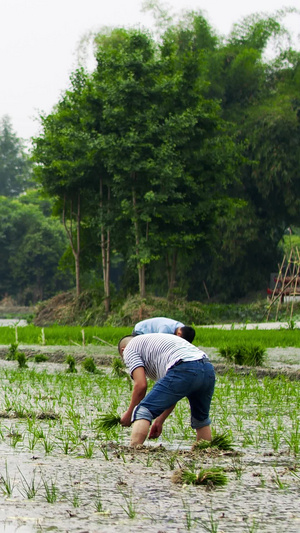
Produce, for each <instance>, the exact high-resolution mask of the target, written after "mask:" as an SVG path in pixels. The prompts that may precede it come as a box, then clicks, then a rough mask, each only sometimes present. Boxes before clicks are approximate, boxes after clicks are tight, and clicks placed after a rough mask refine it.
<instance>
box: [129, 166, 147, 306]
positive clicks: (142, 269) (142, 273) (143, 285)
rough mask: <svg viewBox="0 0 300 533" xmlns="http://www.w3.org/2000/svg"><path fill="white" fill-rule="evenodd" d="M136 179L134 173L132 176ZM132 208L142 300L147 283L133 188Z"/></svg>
mask: <svg viewBox="0 0 300 533" xmlns="http://www.w3.org/2000/svg"><path fill="white" fill-rule="evenodd" d="M132 177H134V173H133V175H132ZM132 208H133V217H132V218H133V224H134V231H135V254H136V259H137V269H138V276H139V294H140V296H141V298H145V297H146V283H145V270H146V267H145V264H144V263H141V262H140V257H139V256H140V230H139V224H138V216H137V208H136V195H135V190H134V188H132Z"/></svg>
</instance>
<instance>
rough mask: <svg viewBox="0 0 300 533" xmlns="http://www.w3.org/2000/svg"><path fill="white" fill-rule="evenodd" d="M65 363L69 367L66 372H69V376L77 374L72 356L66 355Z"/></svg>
mask: <svg viewBox="0 0 300 533" xmlns="http://www.w3.org/2000/svg"><path fill="white" fill-rule="evenodd" d="M66 363H67V364H68V365H69V366H68V368H67V370H66V372H70V373H71V374H76V373H77V368H76V361H75V358H74V357H73V355H67V357H66Z"/></svg>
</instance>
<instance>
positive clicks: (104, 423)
mask: <svg viewBox="0 0 300 533" xmlns="http://www.w3.org/2000/svg"><path fill="white" fill-rule="evenodd" d="M120 421H121V417H120V416H119V415H116V414H115V413H106V414H104V415H101V416H100V417H99V419H98V420H97V422H96V427H97V429H98V430H99V431H109V430H110V429H113V428H114V427H115V426H117V425H118V424H120Z"/></svg>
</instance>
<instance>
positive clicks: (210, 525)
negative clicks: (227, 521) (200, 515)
mask: <svg viewBox="0 0 300 533" xmlns="http://www.w3.org/2000/svg"><path fill="white" fill-rule="evenodd" d="M200 523H201V526H202V527H203V529H204V531H207V532H208V533H217V532H218V529H219V520H216V519H215V517H214V514H213V510H212V506H211V508H210V513H209V515H208V521H203V520H200Z"/></svg>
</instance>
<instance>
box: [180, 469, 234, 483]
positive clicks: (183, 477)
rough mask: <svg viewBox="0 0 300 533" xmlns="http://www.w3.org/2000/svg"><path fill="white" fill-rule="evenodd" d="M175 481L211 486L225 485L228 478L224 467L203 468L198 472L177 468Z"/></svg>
mask: <svg viewBox="0 0 300 533" xmlns="http://www.w3.org/2000/svg"><path fill="white" fill-rule="evenodd" d="M172 481H173V483H179V484H186V485H211V486H216V487H217V486H224V485H226V483H227V481H228V479H227V476H226V474H224V471H223V469H222V468H218V467H212V468H201V470H200V472H199V473H198V474H196V472H194V471H192V470H188V469H179V470H176V471H175V472H174V474H173V476H172Z"/></svg>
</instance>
